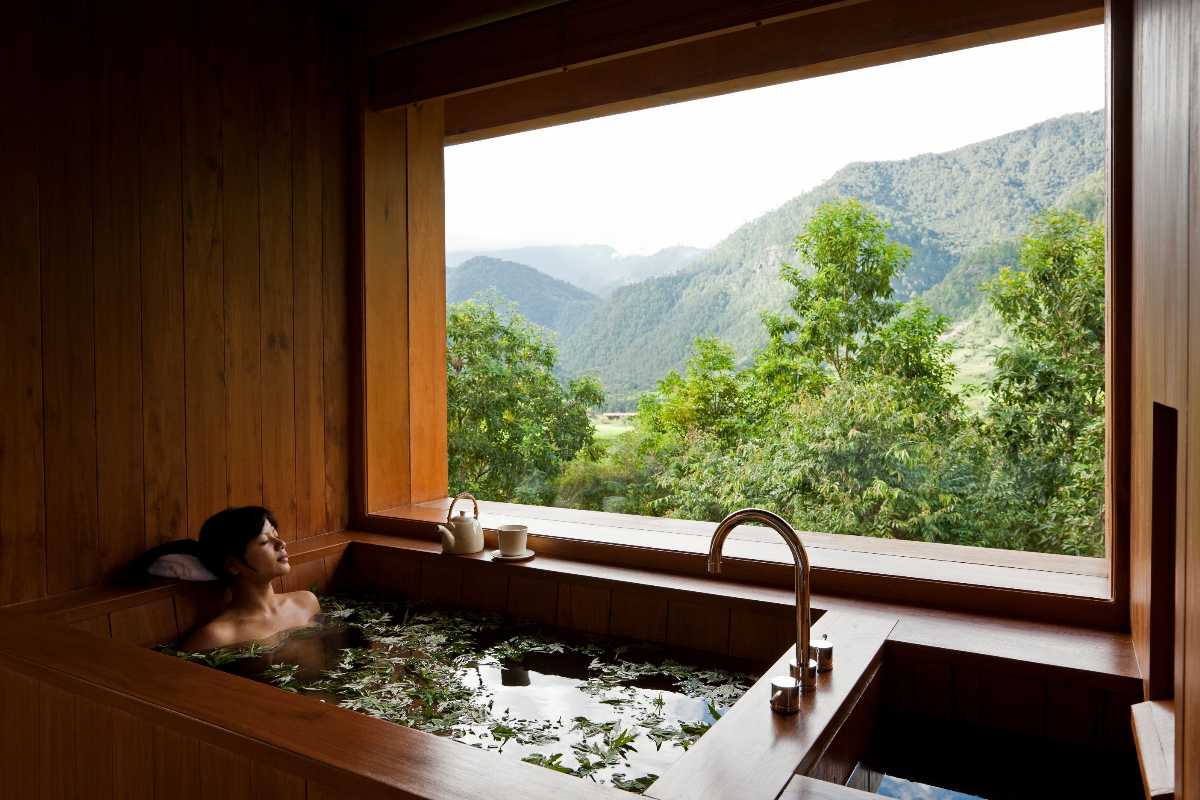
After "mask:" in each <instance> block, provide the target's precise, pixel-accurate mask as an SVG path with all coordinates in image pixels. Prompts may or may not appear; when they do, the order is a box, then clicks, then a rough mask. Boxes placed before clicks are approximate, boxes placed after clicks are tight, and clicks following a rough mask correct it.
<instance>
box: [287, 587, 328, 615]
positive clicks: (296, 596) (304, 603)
mask: <svg viewBox="0 0 1200 800" xmlns="http://www.w3.org/2000/svg"><path fill="white" fill-rule="evenodd" d="M285 597H286V598H287V601H288V602H289V603H292V604H294V605H295V606H296V607H298V608H301V609H303V610H305V611H307V612H308V613H309V614H319V613H321V601H320V600H318V599H317V596H316V595H315V594H313V593H312V592H309V591H299V592H288V593H287V595H285Z"/></svg>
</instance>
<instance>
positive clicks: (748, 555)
mask: <svg viewBox="0 0 1200 800" xmlns="http://www.w3.org/2000/svg"><path fill="white" fill-rule="evenodd" d="M449 503H450V501H449V499H443V500H434V501H430V502H427V503H419V504H413V505H405V506H397V507H395V508H389V509H386V510H384V511H381V512H377V513H375V514H371V515H369V516H368V517H367V519H366V520H365V521H364V524H363V525H362V526H360V527H362V528H364V529H368V530H374V531H378V532H383V533H404V534H406V535H409V536H420V537H423V538H433V539H436V538H437V534H436V530H435V528H434V527H433V525H434V524H436V523H440V522H444V521H445V517H446V509H447V508H448V507H449ZM480 517H481V520H482V522H483V525H484V528H485V530H488V531H494V530H495V528H496V527H497V526H499V525H503V524H510V523H519V524H524V525H527V526H529V532H530V541H531V543H530V546H531V547H532V548H533V549H535V550H537V551H538V552H543V553H545V554H547V555H556V556H560V557H567V558H572V559H577V560H581V561H597V562H602V563H610V564H620V565H626V566H637V567H645V568H651V569H659V570H663V571H668V572H675V573H679V574H703V573H704V571H705V563H704V557H705V556H706V555H707V553H708V544H709V539H710V537H711V535H712V532H713V528H714V523H711V522H693V521H689V520H676V519H659V518H655V517H642V516H634V515H629V514H612V513H605V512H598V511H579V510H576V509H563V508H549V507H542V506H528V505H519V504H515V503H495V502H487V501H482V502H480ZM801 538H802V539H803V540H804V544H805V547H806V548H807V550H808V553H809V557H810V558H811V561H812V566H813V584H814V586H813V589H814V591H820V592H824V593H827V594H840V595H850V596H862V597H869V598H873V599H885V600H889V601H892V602H907V603H916V604H922V605H934V606H937V605H940V606H943V607H953V608H968V609H970V610H976V611H986V612H989V613H1003V614H1009V615H1012V616H1023V617H1029V618H1036V619H1051V620H1055V621H1070V622H1074V623H1078V624H1087V625H1097V626H1101V627H1121V622H1120V619H1119V614H1118V613H1117V610H1116V609H1115V608H1114V604H1113V603H1112V602H1111V600H1110V586H1109V579H1108V563H1107V561H1106V560H1105V559H1099V558H1085V557H1076V556H1059V555H1048V554H1043V553H1025V552H1017V551H1007V550H991V549H986V548H975V547H965V546H960V545H945V544H929V543H925V542H905V541H896V540H888V539H876V538H870V537H859V536H845V535H838V534H826V533H802V534H801ZM724 552H725V555H726V565H725V567H724V569H723V573H724V574H725V575H727V576H728V577H729V578H731V579H735V580H743V581H747V582H751V583H760V584H765V585H774V586H789V585H790V583H791V573H792V569H791V566H792V559H791V555H790V553H789V551H788V549H787V547H786V545H784V544H783V542H782V541H781V540H779V538H778V537H777V536H776V535H775V533H774V532H773V531H769V530H766V529H763V528H757V527H748V526H743V527H740V528H738V529H736V530H735V531H734V532H733V533H732V534H731V536H730V538H729V540H728V541H727V542H726V544H725V551H724Z"/></svg>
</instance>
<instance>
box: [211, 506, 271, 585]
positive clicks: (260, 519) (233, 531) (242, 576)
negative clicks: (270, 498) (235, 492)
mask: <svg viewBox="0 0 1200 800" xmlns="http://www.w3.org/2000/svg"><path fill="white" fill-rule="evenodd" d="M200 545H201V547H202V548H203V551H204V560H205V561H206V562H207V563H206V564H205V566H207V567H208V568H209V570H211V571H212V573H213V574H214V575H217V576H218V577H220V578H222V579H223V580H225V581H229V582H234V581H238V580H251V581H254V582H269V581H271V580H272V579H274V578H277V577H279V576H280V575H286V574H287V573H289V572H291V569H292V566H291V564H290V563H288V557H287V548H286V545H285V544H284V542H283V540H282V539H280V538H279V532H278V531H277V530H276V529H275V516H274V515H273V514H272V513H271V512H270V510H269V509H266V508H263V507H262V506H239V507H237V508H227V509H225V510H224V511H218V512H217V513H216V514H213V515H212V516H211V517H209V518H208V519H207V520H205V521H204V524H203V525H202V526H200Z"/></svg>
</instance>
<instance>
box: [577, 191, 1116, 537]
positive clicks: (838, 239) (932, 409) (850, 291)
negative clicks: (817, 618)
mask: <svg viewBox="0 0 1200 800" xmlns="http://www.w3.org/2000/svg"><path fill="white" fill-rule="evenodd" d="M882 235H883V225H882V223H881V222H880V221H879V220H877V219H874V218H873V217H872V216H871V215H870V213H869V212H866V211H865V209H863V207H862V206H860V205H858V204H855V203H845V202H839V203H836V204H831V205H829V206H826V207H824V208H822V209H819V210H818V212H817V214H816V216H814V222H813V224H812V225H810V226H808V227H807V228H806V229H805V230H804V231H803V232H802V234H801V236H800V237H798V238H797V242H798V243H799V245H800V249H801V255H802V256H803V257H805V258H812V259H813V260H816V261H818V262H819V266H817V267H816V268H815V269H814V270H813V271H812V272H811V273H807V274H809V275H811V276H812V277H806V274H805V273H803V272H801V271H800V270H797V269H794V268H791V267H785V268H784V274H785V276H786V278H787V280H788V282H789V283H791V284H792V285H793V286H794V287H795V296H794V297H793V298H792V299H791V303H790V305H791V308H792V309H793V315H792V316H790V317H784V316H780V315H774V316H769V317H767V319H766V320H765V322H766V326H767V328H768V330H769V333H770V337H771V338H770V343H769V344H768V346H767V347H765V348H764V349H763V350H762V351H760V352H759V354H758V355H757V357H756V359H755V360H754V362H753V363H751V364H750V365H748V366H746V367H742V368H740V369H739V368H738V367H737V365H736V363H735V359H734V355H733V351H732V349H731V348H730V347H729V346H728V345H726V344H724V343H722V342H720V341H719V340H714V339H705V338H701V339H698V340H697V341H696V347H695V351H694V353H693V355H692V356H691V358H690V359H689V361H688V362H687V365H686V367H685V370H684V373H683V374H682V375H681V374H679V373H675V372H671V373H668V375H667V376H666V377H664V378H663V379H662V380H660V381H659V384H658V387H657V390H656V391H655V392H653V393H648V394H646V395H644V396H643V397H642V399H641V402H640V405H639V410H638V415H637V417H636V432H635V433H633V434H626V435H624V436H623V437H621V438H620V439H618V441H617V442H616V444H615V446H614V448H613V450H612V451H611V452H610V454H609V455H607V456H605V457H604V458H601V459H595V458H592V459H577V460H576V461H575V462H573V463H572V464H571V465H569V466H568V468H567V471H566V473H565V475H566V476H568V477H569V481H566V480H565V481H564V483H563V484H562V485H561V486H560V492H559V497H558V501H559V502H560V503H561V504H568V503H569V504H572V505H577V506H579V507H587V508H603V507H605V505H604V504H605V503H607V501H608V500H609V496H606V495H605V494H604V492H605V491H608V490H612V491H615V492H619V493H620V496H621V498H622V501H623V502H625V500H626V498H636V503H629V504H628V505H629V506H633V507H634V508H636V510H637V511H638V513H657V514H662V515H667V516H675V517H683V518H688V519H709V520H716V519H720V518H721V517H722V516H723V515H724V514H725V513H727V512H728V511H729V509H732V508H738V507H741V506H746V505H762V506H766V507H768V508H771V509H773V510H775V511H777V512H779V513H781V514H783V515H784V516H785V517H787V518H788V519H790V520H791V521H792V522H793V524H795V525H796V526H797V527H800V528H803V529H808V530H819V531H826V532H832V533H848V534H862V535H871V536H880V537H887V538H896V539H913V540H921V541H928V542H947V543H956V544H968V545H980V546H988V547H1004V548H1016V549H1026V550H1037V551H1042V552H1055V553H1070V554H1081V555H1100V554H1102V552H1103V524H1102V518H1101V510H1102V498H1103V488H1104V467H1103V460H1104V425H1103V412H1104V363H1103V333H1104V327H1103V319H1104V248H1103V243H1104V236H1103V231H1102V229H1100V227H1099V226H1097V225H1094V224H1092V223H1089V222H1088V221H1087V220H1085V219H1084V218H1083V217H1082V216H1079V215H1078V214H1075V213H1072V212H1063V211H1049V212H1046V213H1044V214H1042V215H1039V216H1038V217H1036V218H1035V219H1034V220H1033V221H1032V223H1031V227H1030V233H1029V235H1028V236H1027V237H1026V238H1025V239H1024V241H1023V243H1022V246H1021V250H1020V255H1019V264H1020V269H1019V270H1014V269H1011V268H1002V269H1000V271H999V272H998V274H997V277H996V278H995V279H994V280H993V281H992V282H991V283H990V284H988V293H987V294H986V297H987V301H988V303H989V306H988V307H989V308H990V309H991V310H990V312H989V313H991V314H992V315H993V317H994V318H995V319H996V320H997V322H998V324H1000V325H1002V326H1003V329H1004V335H1005V339H1004V341H1005V342H1006V344H1004V346H1003V347H1002V348H1001V350H1000V352H999V353H998V355H997V356H996V363H997V373H996V375H995V378H994V379H993V380H992V381H990V382H989V383H988V385H987V386H986V400H987V405H986V407H985V409H984V410H982V411H976V410H973V409H971V408H970V407H969V406H968V405H967V404H965V403H964V402H963V400H962V397H961V396H960V394H959V393H958V392H957V391H956V389H955V383H956V380H957V371H956V369H955V367H954V365H953V363H952V361H951V345H950V343H949V342H948V341H947V338H948V333H947V321H946V319H945V317H943V316H941V315H940V314H935V313H934V312H933V311H932V310H931V309H929V308H928V307H927V306H926V305H925V304H924V303H922V302H921V301H918V300H912V301H909V302H907V303H904V304H899V303H896V302H894V301H892V300H890V299H889V298H890V295H891V288H890V286H891V284H892V281H893V280H894V276H895V273H896V272H897V271H899V270H901V269H902V268H903V266H904V261H905V258H904V251H903V250H901V249H899V248H891V247H889V246H888V244H887V243H886V242H884V241H882V239H881V237H882ZM839 272H840V273H843V274H841V275H840V276H839V275H838V274H837V273H839ZM858 273H865V274H858ZM802 315H808V316H802ZM616 453H620V454H621V458H620V459H617V458H615V457H613V455H614V454H616ZM568 485H569V487H571V488H570V490H569V491H567V490H566V489H567V488H568ZM584 487H586V488H584ZM622 510H627V508H623V509H622ZM628 510H632V509H628Z"/></svg>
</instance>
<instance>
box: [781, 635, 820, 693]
mask: <svg viewBox="0 0 1200 800" xmlns="http://www.w3.org/2000/svg"><path fill="white" fill-rule="evenodd" d="M809 650H810V651H811V650H812V646H811V645H810V646H809ZM807 667H808V675H809V677H810V678H812V679H813V680H808V681H806V680H804V677H805V676H804V675H801V674H800V665H799V664H797V663H796V657H795V656H792V657H791V658H790V659H788V672H789V673H790V674H791V676H792V677H793V678H795V679H796V680H798V681H800V691H802V692H809V691H812V690H813V689H815V688H816V683H815V677H816V674H817V662H816V661H815V660H813V659H811V658H810V659H808V665H807Z"/></svg>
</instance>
